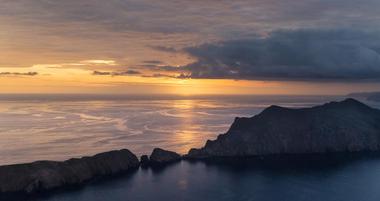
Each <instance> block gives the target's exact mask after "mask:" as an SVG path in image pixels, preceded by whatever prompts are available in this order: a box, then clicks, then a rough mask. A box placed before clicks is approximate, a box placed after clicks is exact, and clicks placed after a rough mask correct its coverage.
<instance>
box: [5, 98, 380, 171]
mask: <svg viewBox="0 0 380 201" xmlns="http://www.w3.org/2000/svg"><path fill="white" fill-rule="evenodd" d="M343 98H344V97H338V96H193V97H190V96H168V95H165V96H163V95H162V96H127V95H124V96H112V95H80V96H79V95H6V94H4V95H0V164H1V165H4V164H14V163H22V162H31V161H35V160H65V159H68V158H71V157H80V156H85V155H92V154H95V153H98V152H102V151H108V150H114V149H121V148H128V149H130V150H131V151H132V152H134V153H135V154H137V155H142V154H150V152H151V151H152V149H153V148H155V147H160V148H165V149H169V150H173V151H177V152H179V153H182V154H184V153H186V152H187V151H188V150H189V149H190V148H192V147H201V146H203V145H204V143H205V142H206V140H207V139H215V137H216V136H217V135H218V134H221V133H224V132H226V131H227V130H228V128H229V126H230V124H231V123H232V122H233V120H234V118H235V117H237V116H239V117H243V116H253V115H255V114H257V113H259V112H260V111H261V110H262V109H263V108H265V107H267V106H269V105H273V104H276V105H281V106H286V107H307V106H312V105H316V104H321V103H324V102H327V101H333V100H341V99H343ZM372 105H373V106H375V107H378V105H376V104H375V103H372Z"/></svg>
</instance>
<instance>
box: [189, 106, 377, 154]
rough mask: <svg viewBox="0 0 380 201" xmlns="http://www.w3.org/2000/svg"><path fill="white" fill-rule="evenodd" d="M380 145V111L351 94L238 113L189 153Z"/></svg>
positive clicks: (322, 150)
mask: <svg viewBox="0 0 380 201" xmlns="http://www.w3.org/2000/svg"><path fill="white" fill-rule="evenodd" d="M379 149H380V110H377V109H373V108H371V107H369V106H367V105H365V104H363V103H361V102H359V101H356V100H354V99H346V100H344V101H342V102H331V103H327V104H324V105H321V106H316V107H312V108H304V109H289V108H283V107H279V106H270V107H269V108H267V109H265V110H264V111H263V112H261V113H260V114H258V115H256V116H254V117H251V118H236V119H235V121H234V123H233V124H232V126H231V127H230V129H229V131H228V132H227V133H226V134H222V135H219V136H218V138H217V139H216V140H214V141H210V140H209V141H207V143H206V145H205V146H204V147H203V148H201V149H191V150H190V151H189V153H188V155H187V157H190V158H200V157H213V156H255V155H269V154H299V153H326V152H355V151H366V150H379Z"/></svg>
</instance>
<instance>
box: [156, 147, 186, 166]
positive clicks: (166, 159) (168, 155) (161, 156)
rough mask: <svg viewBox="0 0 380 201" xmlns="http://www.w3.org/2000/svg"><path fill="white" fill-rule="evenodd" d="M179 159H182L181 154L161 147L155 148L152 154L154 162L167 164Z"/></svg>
mask: <svg viewBox="0 0 380 201" xmlns="http://www.w3.org/2000/svg"><path fill="white" fill-rule="evenodd" d="M179 160H181V155H179V154H177V153H175V152H172V151H167V150H163V149H160V148H155V149H153V152H152V154H151V155H150V162H151V163H153V164H165V163H170V162H175V161H179Z"/></svg>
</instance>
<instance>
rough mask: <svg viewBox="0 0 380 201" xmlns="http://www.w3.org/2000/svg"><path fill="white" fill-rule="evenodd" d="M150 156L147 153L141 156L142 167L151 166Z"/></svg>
mask: <svg viewBox="0 0 380 201" xmlns="http://www.w3.org/2000/svg"><path fill="white" fill-rule="evenodd" d="M149 163H150V161H149V157H148V156H147V155H142V156H141V157H140V164H141V166H142V167H148V166H149Z"/></svg>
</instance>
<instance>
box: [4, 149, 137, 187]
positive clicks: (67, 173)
mask: <svg viewBox="0 0 380 201" xmlns="http://www.w3.org/2000/svg"><path fill="white" fill-rule="evenodd" d="M138 166H139V161H138V159H137V157H136V156H135V155H134V154H133V153H132V152H130V151H129V150H126V149H123V150H118V151H110V152H105V153H100V154H97V155H95V156H92V157H83V158H79V159H70V160H67V161H63V162H56V161H37V162H33V163H26V164H18V165H6V166H0V193H25V194H30V193H36V192H41V191H47V190H51V189H55V188H59V187H63V186H69V185H78V184H83V183H84V182H86V181H89V180H91V179H94V178H96V177H102V176H110V175H115V174H119V173H124V172H126V171H130V170H132V169H134V168H137V167H138Z"/></svg>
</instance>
